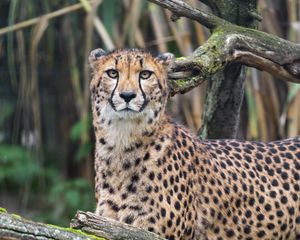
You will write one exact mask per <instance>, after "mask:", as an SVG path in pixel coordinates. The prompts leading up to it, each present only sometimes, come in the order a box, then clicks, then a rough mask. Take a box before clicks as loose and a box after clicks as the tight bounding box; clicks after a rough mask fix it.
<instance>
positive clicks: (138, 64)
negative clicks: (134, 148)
mask: <svg viewBox="0 0 300 240" xmlns="http://www.w3.org/2000/svg"><path fill="white" fill-rule="evenodd" d="M89 60H90V64H91V67H92V69H93V79H92V81H91V86H90V88H91V92H92V105H93V112H94V117H95V114H96V116H97V118H99V119H100V118H103V117H104V118H106V119H110V120H113V119H139V118H144V119H147V121H148V122H149V123H150V122H152V121H153V120H154V118H157V117H158V116H159V115H160V112H162V111H163V110H164V108H165V105H166V101H167V97H168V84H167V71H168V68H169V66H170V65H171V64H172V63H173V61H174V56H173V54H171V53H165V54H161V55H159V56H157V57H153V56H152V55H151V54H150V53H148V52H145V51H143V50H139V49H121V50H115V51H113V52H110V53H106V52H105V51H104V50H102V49H96V50H93V51H92V52H91V54H90V57H89Z"/></svg>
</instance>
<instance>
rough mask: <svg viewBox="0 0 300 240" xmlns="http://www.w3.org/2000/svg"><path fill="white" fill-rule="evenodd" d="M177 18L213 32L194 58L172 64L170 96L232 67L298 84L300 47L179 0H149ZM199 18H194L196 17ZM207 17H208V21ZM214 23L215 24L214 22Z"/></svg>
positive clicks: (185, 90)
mask: <svg viewBox="0 0 300 240" xmlns="http://www.w3.org/2000/svg"><path fill="white" fill-rule="evenodd" d="M149 1H151V2H155V3H157V4H159V5H161V6H163V7H165V8H168V9H169V10H171V11H172V12H173V13H174V14H176V15H179V16H186V17H189V18H192V19H195V20H197V21H198V22H200V23H202V24H204V25H205V26H210V27H212V28H213V32H212V35H211V36H210V38H209V39H208V41H207V42H206V43H205V44H204V45H202V46H201V47H199V48H198V49H197V50H196V51H195V52H194V54H193V56H189V57H186V58H180V59H178V60H177V61H175V64H174V67H173V69H171V71H170V73H169V76H170V87H171V95H175V94H177V93H185V92H187V91H189V90H190V89H192V88H193V87H195V86H197V85H199V84H200V83H202V82H203V81H204V80H205V79H207V78H208V77H210V76H212V75H214V74H216V73H217V72H219V71H221V70H223V69H225V67H226V66H228V65H230V64H231V63H237V62H239V63H241V64H244V65H247V66H250V67H255V68H258V69H260V70H264V71H267V72H269V73H271V74H272V75H274V76H276V77H279V78H281V79H284V80H286V81H290V82H294V83H300V44H296V43H292V42H289V41H287V40H284V39H281V38H279V37H277V36H273V35H270V34H268V33H265V32H261V31H258V30H254V29H249V28H245V27H240V26H237V25H235V24H231V23H229V22H227V21H225V20H223V19H221V21H222V24H220V25H219V23H220V18H218V17H216V16H214V15H212V14H207V15H203V12H202V11H200V10H198V9H195V8H193V7H191V6H189V5H188V4H186V3H184V2H183V1H180V0H171V1H165V0H149ZM198 15H199V16H200V18H197V16H198ZM207 16H209V17H207ZM215 19H217V20H215ZM209 22H210V23H211V24H209Z"/></svg>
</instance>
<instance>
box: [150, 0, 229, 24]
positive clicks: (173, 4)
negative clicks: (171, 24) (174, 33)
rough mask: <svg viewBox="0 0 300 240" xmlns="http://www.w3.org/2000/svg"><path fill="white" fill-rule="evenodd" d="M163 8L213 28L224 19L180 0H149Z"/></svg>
mask: <svg viewBox="0 0 300 240" xmlns="http://www.w3.org/2000/svg"><path fill="white" fill-rule="evenodd" d="M149 1H150V2H153V3H155V4H158V5H160V6H161V7H163V8H167V9H169V10H170V11H171V12H173V13H174V14H175V15H176V16H178V17H181V16H182V17H187V18H190V19H193V20H195V21H197V22H199V23H201V24H202V25H203V26H205V27H207V28H209V29H214V28H215V27H217V26H219V25H221V24H223V23H224V22H225V21H224V20H223V19H221V18H219V17H217V16H215V15H213V14H210V13H206V12H204V11H202V10H200V9H197V8H195V7H192V6H190V5H189V4H187V3H185V2H183V1H181V0H149Z"/></svg>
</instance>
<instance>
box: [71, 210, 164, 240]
mask: <svg viewBox="0 0 300 240" xmlns="http://www.w3.org/2000/svg"><path fill="white" fill-rule="evenodd" d="M71 227H72V228H75V229H80V230H82V231H84V232H87V233H89V234H93V235H95V236H101V237H104V238H107V239H111V240H119V239H122V240H163V239H164V238H162V237H159V236H158V235H156V234H154V233H151V232H148V231H145V230H142V229H139V228H136V227H133V226H131V225H128V224H124V223H121V222H117V221H114V220H112V219H108V218H105V217H100V216H97V215H95V214H93V213H91V212H82V211H78V212H77V214H76V216H75V219H73V220H72V222H71Z"/></svg>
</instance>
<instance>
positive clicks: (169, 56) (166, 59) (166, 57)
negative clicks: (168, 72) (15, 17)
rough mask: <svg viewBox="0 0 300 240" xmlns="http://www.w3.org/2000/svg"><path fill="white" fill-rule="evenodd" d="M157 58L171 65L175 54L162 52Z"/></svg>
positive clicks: (162, 62)
mask: <svg viewBox="0 0 300 240" xmlns="http://www.w3.org/2000/svg"><path fill="white" fill-rule="evenodd" d="M156 59H157V60H158V61H159V62H160V63H161V64H163V65H165V66H168V67H171V66H172V65H173V63H174V61H175V56H174V54H173V53H169V52H167V53H161V54H159V55H158V56H157V57H156Z"/></svg>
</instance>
